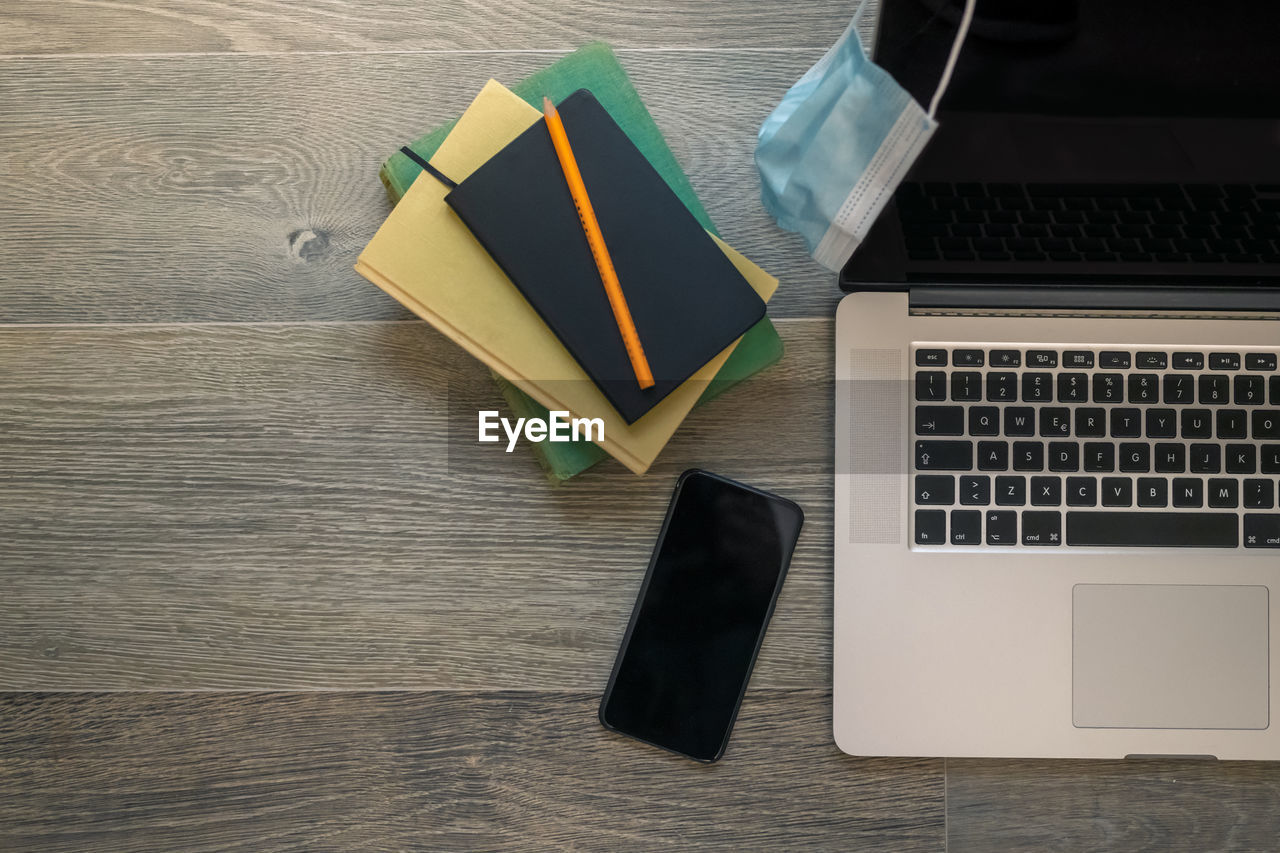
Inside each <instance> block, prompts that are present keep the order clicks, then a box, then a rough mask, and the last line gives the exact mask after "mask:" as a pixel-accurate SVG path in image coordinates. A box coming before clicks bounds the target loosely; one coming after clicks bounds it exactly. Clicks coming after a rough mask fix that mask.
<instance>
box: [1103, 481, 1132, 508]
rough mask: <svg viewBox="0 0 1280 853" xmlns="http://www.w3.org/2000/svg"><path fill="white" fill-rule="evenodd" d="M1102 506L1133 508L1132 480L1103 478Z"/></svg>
mask: <svg viewBox="0 0 1280 853" xmlns="http://www.w3.org/2000/svg"><path fill="white" fill-rule="evenodd" d="M1102 505H1103V506H1133V480H1130V479H1129V478H1128V477H1103V478H1102Z"/></svg>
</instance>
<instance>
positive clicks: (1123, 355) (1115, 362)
mask: <svg viewBox="0 0 1280 853" xmlns="http://www.w3.org/2000/svg"><path fill="white" fill-rule="evenodd" d="M1129 362H1130V359H1129V353H1127V352H1124V351H1123V350H1114V349H1104V350H1103V351H1102V352H1101V353H1099V354H1098V367H1101V368H1104V369H1110V370H1128V369H1129Z"/></svg>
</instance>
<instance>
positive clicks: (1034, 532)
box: [1022, 510, 1062, 545]
mask: <svg viewBox="0 0 1280 853" xmlns="http://www.w3.org/2000/svg"><path fill="white" fill-rule="evenodd" d="M1022 544H1023V545H1061V544H1062V513H1060V512H1034V511H1031V510H1028V511H1027V512H1024V513H1023V514H1022Z"/></svg>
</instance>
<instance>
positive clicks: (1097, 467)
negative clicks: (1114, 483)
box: [1084, 441, 1116, 473]
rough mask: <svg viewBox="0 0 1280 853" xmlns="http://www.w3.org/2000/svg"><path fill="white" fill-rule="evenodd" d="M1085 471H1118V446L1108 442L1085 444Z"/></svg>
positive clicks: (1089, 442)
mask: <svg viewBox="0 0 1280 853" xmlns="http://www.w3.org/2000/svg"><path fill="white" fill-rule="evenodd" d="M1084 470H1086V471H1092V472H1095V473H1109V472H1111V471H1114V470H1116V446H1115V445H1114V444H1111V443H1110V442H1107V441H1088V442H1085V445H1084Z"/></svg>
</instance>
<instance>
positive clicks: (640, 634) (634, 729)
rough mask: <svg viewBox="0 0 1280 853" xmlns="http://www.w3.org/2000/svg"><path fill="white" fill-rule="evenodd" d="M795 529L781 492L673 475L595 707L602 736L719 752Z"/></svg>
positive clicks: (792, 510) (798, 514)
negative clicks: (624, 630) (662, 514)
mask: <svg viewBox="0 0 1280 853" xmlns="http://www.w3.org/2000/svg"><path fill="white" fill-rule="evenodd" d="M803 523H804V513H803V512H802V511H801V510H800V507H799V506H797V505H796V504H795V503H793V502H792V501H789V500H786V499H784V498H780V497H778V496H777V495H771V494H769V493H768V492H762V491H760V490H759V489H753V488H751V487H750V486H745V485H743V484H742V483H735V482H734V481H733V480H728V479H726V478H724V477H720V476H717V475H715V474H711V473H709V472H707V471H700V470H697V469H694V470H689V471H685V472H684V473H683V474H681V475H680V479H679V480H678V481H677V482H676V489H675V494H674V495H673V496H672V498H671V505H670V506H669V507H667V517H666V519H665V520H664V521H663V522H662V532H661V533H659V534H658V543H657V545H656V546H655V547H654V549H653V556H652V557H651V558H650V560H649V570H648V572H647V573H646V574H645V577H644V583H642V584H641V586H640V595H639V596H638V597H637V599H636V606H635V609H634V610H632V612H631V622H630V623H629V624H628V625H627V633H626V635H625V636H624V637H623V640H622V648H621V649H620V650H619V651H618V658H617V661H616V662H615V663H614V665H613V674H612V675H610V676H609V686H608V687H607V688H605V692H604V698H603V699H602V700H601V702H600V722H601V723H602V724H603V725H604V727H605V728H607V729H610V730H612V731H615V732H619V733H620V734H624V735H630V736H631V737H634V738H637V739H639V740H642V741H644V742H646V743H650V744H653V745H654V746H659V747H662V748H663V749H667V750H670V751H671V752H675V753H678V754H680V755H684V756H687V757H689V758H692V759H694V760H695V761H704V762H710V761H715V760H716V759H718V758H720V756H722V755H723V754H724V749H725V746H726V745H727V744H728V742H729V733H730V732H731V731H732V729H733V722H734V720H735V719H736V718H737V716H738V706H739V705H740V704H741V703H742V696H743V694H744V693H745V692H746V690H747V682H748V681H749V680H750V678H751V668H752V667H753V666H754V665H755V662H756V653H757V652H758V651H759V650H760V643H761V641H763V640H764V631H765V628H766V626H768V624H769V617H770V616H771V615H773V606H774V603H775V602H776V601H777V600H778V593H779V591H781V589H782V581H783V579H784V578H785V577H786V573H787V565H788V564H789V563H790V562H791V553H792V551H793V550H795V545H796V539H797V538H798V537H799V535H800V527H801V525H802V524H803Z"/></svg>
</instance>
